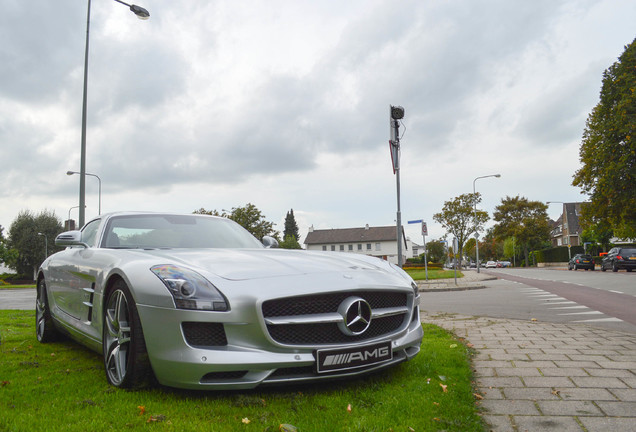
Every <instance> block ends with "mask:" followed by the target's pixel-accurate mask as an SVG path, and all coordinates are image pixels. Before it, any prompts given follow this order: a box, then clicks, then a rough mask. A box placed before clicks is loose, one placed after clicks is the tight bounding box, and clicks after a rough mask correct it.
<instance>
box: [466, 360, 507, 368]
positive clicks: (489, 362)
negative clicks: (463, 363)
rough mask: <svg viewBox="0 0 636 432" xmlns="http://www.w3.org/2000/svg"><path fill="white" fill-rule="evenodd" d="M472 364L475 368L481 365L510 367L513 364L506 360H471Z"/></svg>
mask: <svg viewBox="0 0 636 432" xmlns="http://www.w3.org/2000/svg"><path fill="white" fill-rule="evenodd" d="M473 366H474V367H476V368H481V367H493V368H495V367H510V366H514V365H513V364H512V362H509V361H506V360H473Z"/></svg>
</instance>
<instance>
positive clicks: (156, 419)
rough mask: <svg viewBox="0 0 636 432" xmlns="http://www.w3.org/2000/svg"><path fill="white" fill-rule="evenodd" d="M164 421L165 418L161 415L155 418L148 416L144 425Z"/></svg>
mask: <svg viewBox="0 0 636 432" xmlns="http://www.w3.org/2000/svg"><path fill="white" fill-rule="evenodd" d="M165 419H166V416H165V415H163V414H158V415H156V416H150V418H149V419H148V420H146V423H154V422H162V421H164V420H165Z"/></svg>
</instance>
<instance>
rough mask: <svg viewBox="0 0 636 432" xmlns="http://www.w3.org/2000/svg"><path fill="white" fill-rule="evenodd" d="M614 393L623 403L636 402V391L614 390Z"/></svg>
mask: <svg viewBox="0 0 636 432" xmlns="http://www.w3.org/2000/svg"><path fill="white" fill-rule="evenodd" d="M612 393H614V395H615V396H616V397H617V398H618V399H620V400H621V401H623V402H636V389H612Z"/></svg>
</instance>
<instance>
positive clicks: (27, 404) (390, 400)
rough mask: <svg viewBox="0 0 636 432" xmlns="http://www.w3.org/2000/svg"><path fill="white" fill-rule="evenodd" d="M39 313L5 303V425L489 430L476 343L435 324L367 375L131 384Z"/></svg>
mask: <svg viewBox="0 0 636 432" xmlns="http://www.w3.org/2000/svg"><path fill="white" fill-rule="evenodd" d="M34 319H35V318H34V313H33V312H32V311H0V337H1V344H0V431H45V430H46V431H52V430H64V431H93V430H95V431H97V430H137V429H140V430H141V429H143V430H157V431H164V430H168V431H173V430H174V431H181V430H188V431H246V432H248V431H279V430H280V424H291V425H294V426H295V427H296V428H297V430H298V431H299V432H306V431H387V432H388V431H410V430H415V431H418V432H421V431H442V430H444V431H462V432H466V431H482V430H484V429H483V423H482V421H481V418H480V417H479V415H478V407H477V405H476V398H475V396H474V390H473V387H472V381H471V380H472V373H471V369H470V354H471V353H470V350H469V349H468V348H467V347H466V346H465V345H464V344H462V343H461V342H460V341H458V340H456V339H455V338H454V337H453V336H452V335H451V334H449V333H447V332H446V331H444V330H442V329H440V328H439V327H437V326H433V325H428V324H426V325H424V331H425V338H424V341H423V343H422V352H421V353H420V354H419V355H418V356H417V357H416V358H415V359H413V360H412V361H410V362H406V363H403V364H401V365H399V366H398V367H396V368H393V369H390V370H388V371H385V372H382V373H379V374H375V375H372V376H370V377H366V378H364V379H358V380H353V381H340V382H336V383H329V384H321V385H304V386H302V387H300V386H294V387H284V388H275V389H266V390H261V389H258V390H253V391H235V392H220V391H206V392H203V391H201V392H194V391H183V390H174V389H169V388H164V387H156V388H151V389H144V390H137V391H125V390H119V389H116V388H114V387H112V386H109V385H108V384H107V382H106V378H105V376H104V368H103V365H102V360H101V357H100V356H99V355H97V354H95V353H93V352H92V351H88V350H86V349H84V348H82V347H81V346H80V345H78V344H76V343H74V342H71V341H63V342H57V343H51V344H40V343H39V342H37V340H36V338H35V335H34ZM442 385H445V386H447V391H446V392H444V391H443V387H442ZM349 405H351V410H350V411H349V410H348V409H347V407H348V406H349ZM243 419H247V420H246V421H249V423H244V420H243ZM409 428H412V429H409Z"/></svg>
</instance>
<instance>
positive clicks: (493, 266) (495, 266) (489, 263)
mask: <svg viewBox="0 0 636 432" xmlns="http://www.w3.org/2000/svg"><path fill="white" fill-rule="evenodd" d="M486 268H497V263H496V262H494V261H488V262H487V263H486Z"/></svg>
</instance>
